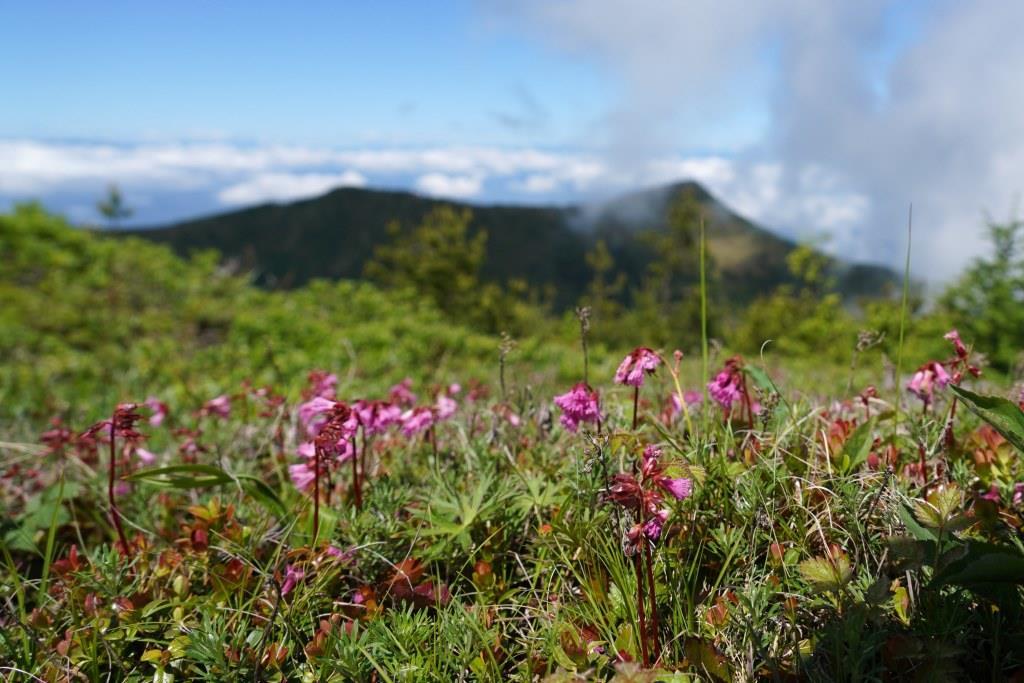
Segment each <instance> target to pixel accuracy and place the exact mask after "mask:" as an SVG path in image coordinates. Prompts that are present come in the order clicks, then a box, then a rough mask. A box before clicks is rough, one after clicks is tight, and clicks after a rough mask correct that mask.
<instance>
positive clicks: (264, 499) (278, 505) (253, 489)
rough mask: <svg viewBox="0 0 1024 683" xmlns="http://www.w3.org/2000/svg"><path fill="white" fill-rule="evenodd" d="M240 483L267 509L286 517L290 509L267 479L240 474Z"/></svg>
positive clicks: (244, 489) (246, 491)
mask: <svg viewBox="0 0 1024 683" xmlns="http://www.w3.org/2000/svg"><path fill="white" fill-rule="evenodd" d="M238 485H239V486H241V487H242V490H243V491H245V493H246V494H248V495H249V496H250V497H251V498H252V499H253V500H255V501H256V502H257V503H259V504H260V505H262V506H263V507H264V508H266V509H267V511H268V512H270V513H272V514H274V515H277V516H278V517H285V516H286V515H287V514H288V510H287V509H286V508H285V506H284V503H282V502H281V498H280V496H278V495H277V493H276V492H275V491H274V489H272V488H270V486H268V485H267V483H266V482H265V481H263V480H262V479H259V478H257V477H254V476H252V475H249V474H240V475H238Z"/></svg>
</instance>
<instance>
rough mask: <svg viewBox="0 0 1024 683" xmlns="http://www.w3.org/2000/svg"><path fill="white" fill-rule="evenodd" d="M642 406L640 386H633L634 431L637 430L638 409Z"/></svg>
mask: <svg viewBox="0 0 1024 683" xmlns="http://www.w3.org/2000/svg"><path fill="white" fill-rule="evenodd" d="M639 406H640V387H633V431H636V418H637V409H638V408H639Z"/></svg>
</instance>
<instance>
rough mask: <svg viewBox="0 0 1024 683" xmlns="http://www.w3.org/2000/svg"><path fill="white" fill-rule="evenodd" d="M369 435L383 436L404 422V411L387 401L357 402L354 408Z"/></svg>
mask: <svg viewBox="0 0 1024 683" xmlns="http://www.w3.org/2000/svg"><path fill="white" fill-rule="evenodd" d="M352 408H353V410H355V412H356V414H357V415H358V416H359V424H360V425H362V427H363V430H364V431H365V432H366V434H367V435H371V436H372V435H374V434H383V433H384V432H385V431H386V430H387V429H388V428H389V427H391V426H392V425H396V424H398V423H400V422H401V421H402V409H401V408H399V407H398V406H396V405H395V404H393V403H387V402H385V401H356V403H355V405H354V406H352Z"/></svg>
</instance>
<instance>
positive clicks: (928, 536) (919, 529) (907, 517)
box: [896, 505, 939, 541]
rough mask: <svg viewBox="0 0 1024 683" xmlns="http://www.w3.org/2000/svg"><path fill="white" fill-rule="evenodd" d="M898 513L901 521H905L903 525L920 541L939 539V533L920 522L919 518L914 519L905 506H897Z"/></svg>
mask: <svg viewBox="0 0 1024 683" xmlns="http://www.w3.org/2000/svg"><path fill="white" fill-rule="evenodd" d="M896 515H897V516H898V517H899V518H900V521H901V522H903V526H904V527H906V529H907V533H908V534H910V535H911V536H913V537H914V538H916V539H918V540H919V541H937V540H939V536H938V534H936V533H935V532H934V531H931V530H930V529H926V528H925V527H923V526H921V525H920V524H918V522H917V520H916V519H914V516H913V515H912V514H910V511H909V510H907V508H905V507H904V506H902V505H900V506H898V507H897V508H896Z"/></svg>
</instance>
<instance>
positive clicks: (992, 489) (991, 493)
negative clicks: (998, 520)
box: [978, 484, 1003, 505]
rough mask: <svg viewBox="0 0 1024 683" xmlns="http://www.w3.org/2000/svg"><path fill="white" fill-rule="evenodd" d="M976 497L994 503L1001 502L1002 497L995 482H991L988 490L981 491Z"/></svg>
mask: <svg viewBox="0 0 1024 683" xmlns="http://www.w3.org/2000/svg"><path fill="white" fill-rule="evenodd" d="M978 497H979V498H981V499H982V500H988V501H991V502H993V503H995V504H996V505H998V504H999V503H1001V502H1002V500H1003V497H1002V496H1001V495H1000V493H999V487H998V486H996V485H995V484H992V485H991V486H989V487H988V491H986V492H985V493H982V494H981V495H980V496H978Z"/></svg>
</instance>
